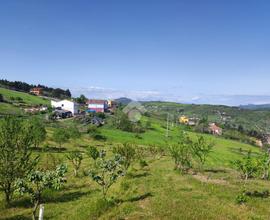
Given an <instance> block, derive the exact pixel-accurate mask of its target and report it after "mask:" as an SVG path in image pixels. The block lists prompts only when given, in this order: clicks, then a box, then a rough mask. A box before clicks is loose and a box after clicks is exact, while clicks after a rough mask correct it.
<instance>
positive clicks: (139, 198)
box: [126, 192, 153, 202]
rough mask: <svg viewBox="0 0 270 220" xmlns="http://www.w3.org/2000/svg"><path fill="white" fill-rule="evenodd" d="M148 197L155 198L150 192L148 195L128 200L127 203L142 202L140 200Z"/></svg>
mask: <svg viewBox="0 0 270 220" xmlns="http://www.w3.org/2000/svg"><path fill="white" fill-rule="evenodd" d="M148 197H153V194H152V193H150V192H148V193H145V194H143V195H139V196H135V197H132V198H129V199H127V200H126V202H137V201H140V200H144V199H146V198H148Z"/></svg>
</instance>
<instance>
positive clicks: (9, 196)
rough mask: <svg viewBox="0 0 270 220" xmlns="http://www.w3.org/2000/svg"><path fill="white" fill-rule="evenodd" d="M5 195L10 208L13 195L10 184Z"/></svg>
mask: <svg viewBox="0 0 270 220" xmlns="http://www.w3.org/2000/svg"><path fill="white" fill-rule="evenodd" d="M4 193H5V200H6V206H7V207H8V206H10V201H11V195H12V191H11V186H10V184H8V186H7V187H6V189H5V190H4Z"/></svg>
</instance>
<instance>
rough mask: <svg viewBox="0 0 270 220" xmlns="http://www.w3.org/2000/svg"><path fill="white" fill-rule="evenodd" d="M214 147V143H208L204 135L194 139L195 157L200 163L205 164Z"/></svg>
mask: <svg viewBox="0 0 270 220" xmlns="http://www.w3.org/2000/svg"><path fill="white" fill-rule="evenodd" d="M213 147H214V143H208V142H207V141H206V140H205V138H204V137H203V136H199V137H197V140H195V141H192V145H191V148H192V154H193V157H194V158H195V159H196V160H197V161H199V163H200V165H201V166H203V165H204V164H205V161H206V158H207V156H208V155H209V153H210V152H211V150H212V148H213Z"/></svg>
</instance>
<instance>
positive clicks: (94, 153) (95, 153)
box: [87, 146, 99, 161]
mask: <svg viewBox="0 0 270 220" xmlns="http://www.w3.org/2000/svg"><path fill="white" fill-rule="evenodd" d="M87 155H88V156H89V157H90V158H92V159H93V160H94V161H96V160H97V159H98V158H99V151H98V149H97V148H96V147H94V146H90V147H88V149H87Z"/></svg>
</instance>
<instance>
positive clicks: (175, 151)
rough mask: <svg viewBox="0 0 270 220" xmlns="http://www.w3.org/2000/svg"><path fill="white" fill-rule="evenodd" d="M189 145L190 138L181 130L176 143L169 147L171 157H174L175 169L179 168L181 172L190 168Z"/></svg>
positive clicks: (190, 142) (190, 155) (185, 171)
mask: <svg viewBox="0 0 270 220" xmlns="http://www.w3.org/2000/svg"><path fill="white" fill-rule="evenodd" d="M191 145H192V141H191V140H190V138H189V137H188V136H187V135H186V134H184V133H183V132H181V133H180V139H179V142H178V144H175V145H171V146H170V147H169V151H170V154H171V157H172V158H173V159H174V163H175V169H178V170H180V171H181V173H187V172H188V171H189V170H190V169H191V168H192V151H191Z"/></svg>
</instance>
